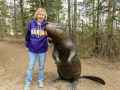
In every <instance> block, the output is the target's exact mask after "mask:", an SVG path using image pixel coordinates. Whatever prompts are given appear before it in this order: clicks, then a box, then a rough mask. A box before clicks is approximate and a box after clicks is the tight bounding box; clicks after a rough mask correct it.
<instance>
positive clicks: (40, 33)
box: [24, 8, 48, 90]
mask: <svg viewBox="0 0 120 90" xmlns="http://www.w3.org/2000/svg"><path fill="white" fill-rule="evenodd" d="M46 23H47V13H46V11H45V9H43V8H39V9H38V10H36V12H35V14H34V19H33V20H30V21H29V23H28V27H27V31H26V37H25V41H26V47H27V48H28V51H29V52H28V56H29V66H28V70H27V75H26V84H25V87H24V90H29V86H30V85H31V82H32V72H33V69H34V66H35V62H36V59H37V57H38V63H39V74H38V83H39V87H43V86H44V83H43V80H44V62H45V59H46V51H47V50H48V40H47V33H46V31H45V30H44V27H45V25H46Z"/></svg>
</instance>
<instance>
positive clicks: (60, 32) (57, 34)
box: [45, 22, 67, 40]
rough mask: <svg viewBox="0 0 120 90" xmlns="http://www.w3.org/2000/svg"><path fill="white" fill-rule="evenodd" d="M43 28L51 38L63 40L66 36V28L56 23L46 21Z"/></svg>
mask: <svg viewBox="0 0 120 90" xmlns="http://www.w3.org/2000/svg"><path fill="white" fill-rule="evenodd" d="M45 30H46V31H47V33H48V35H49V36H50V37H51V38H52V40H63V39H65V38H66V37H67V34H66V28H64V27H63V26H61V25H60V24H58V23H52V22H48V23H47V24H46V26H45Z"/></svg>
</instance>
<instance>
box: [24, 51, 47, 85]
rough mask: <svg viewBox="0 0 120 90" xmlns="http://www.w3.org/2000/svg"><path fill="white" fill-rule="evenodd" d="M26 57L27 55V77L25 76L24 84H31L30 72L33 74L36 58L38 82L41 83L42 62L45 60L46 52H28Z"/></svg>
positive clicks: (42, 74)
mask: <svg viewBox="0 0 120 90" xmlns="http://www.w3.org/2000/svg"><path fill="white" fill-rule="evenodd" d="M28 55H29V66H28V70H27V75H26V83H31V81H32V72H33V69H34V66H35V62H36V59H37V57H38V63H39V75H38V82H40V81H43V79H44V62H45V59H46V52H44V53H34V52H29V53H28Z"/></svg>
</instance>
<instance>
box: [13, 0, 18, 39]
mask: <svg viewBox="0 0 120 90" xmlns="http://www.w3.org/2000/svg"><path fill="white" fill-rule="evenodd" d="M15 1H16V0H14V35H15V37H16V38H17V24H16V2H15Z"/></svg>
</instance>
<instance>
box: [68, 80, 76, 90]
mask: <svg viewBox="0 0 120 90" xmlns="http://www.w3.org/2000/svg"><path fill="white" fill-rule="evenodd" d="M77 84H78V80H77V81H73V82H71V83H70V84H69V85H68V88H70V90H76V89H77Z"/></svg>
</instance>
